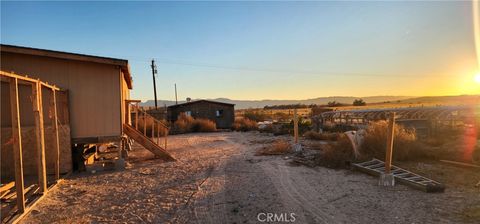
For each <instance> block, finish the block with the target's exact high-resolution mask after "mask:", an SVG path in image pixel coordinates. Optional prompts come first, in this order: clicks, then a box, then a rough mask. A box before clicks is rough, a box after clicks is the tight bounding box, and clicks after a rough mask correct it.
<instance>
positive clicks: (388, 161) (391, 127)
mask: <svg viewBox="0 0 480 224" xmlns="http://www.w3.org/2000/svg"><path fill="white" fill-rule="evenodd" d="M394 131H395V112H391V113H390V118H389V120H388V130H387V148H386V152H385V173H387V174H388V173H390V170H391V168H392V155H393V138H394V135H395V133H394Z"/></svg>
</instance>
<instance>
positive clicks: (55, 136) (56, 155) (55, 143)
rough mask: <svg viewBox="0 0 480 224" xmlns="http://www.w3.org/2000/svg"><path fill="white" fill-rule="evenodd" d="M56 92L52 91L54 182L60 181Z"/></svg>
mask: <svg viewBox="0 0 480 224" xmlns="http://www.w3.org/2000/svg"><path fill="white" fill-rule="evenodd" d="M56 92H57V91H55V90H52V109H53V117H52V129H53V130H52V132H53V133H52V134H53V139H54V140H53V147H54V150H53V151H54V152H55V153H54V161H55V180H58V179H60V139H59V137H58V116H57V96H56V95H57V94H56Z"/></svg>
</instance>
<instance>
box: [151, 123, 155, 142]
mask: <svg viewBox="0 0 480 224" xmlns="http://www.w3.org/2000/svg"><path fill="white" fill-rule="evenodd" d="M154 139H155V120H154V119H153V118H152V140H154Z"/></svg>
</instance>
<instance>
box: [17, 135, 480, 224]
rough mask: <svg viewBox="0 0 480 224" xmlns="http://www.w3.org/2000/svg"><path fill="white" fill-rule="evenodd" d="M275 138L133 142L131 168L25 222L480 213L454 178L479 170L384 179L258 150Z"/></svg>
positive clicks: (431, 169)
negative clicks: (417, 183) (163, 151)
mask: <svg viewBox="0 0 480 224" xmlns="http://www.w3.org/2000/svg"><path fill="white" fill-rule="evenodd" d="M273 138H285V137H272V136H269V135H268V134H260V133H237V132H220V133H205V134H186V135H176V136H170V137H169V148H168V150H169V151H170V152H171V153H172V154H173V156H174V157H175V158H177V159H178V161H177V162H170V163H166V162H162V161H161V160H158V159H155V158H154V157H153V155H152V154H151V153H150V152H148V151H146V150H144V149H142V148H140V147H135V150H134V151H132V152H131V154H130V161H129V162H130V163H129V165H128V166H127V169H126V170H125V171H109V172H106V171H105V172H98V173H95V174H89V173H80V174H73V175H71V176H70V177H69V178H67V179H66V180H65V181H63V182H61V183H60V184H59V185H58V186H56V187H55V188H54V189H53V190H52V191H51V192H50V193H49V194H48V195H47V196H46V197H45V199H44V200H42V201H41V202H40V203H39V204H37V206H36V207H35V208H34V210H33V211H32V212H31V213H30V214H29V215H27V216H26V217H25V218H24V219H23V220H22V223H260V222H261V221H262V220H265V217H266V215H262V214H263V213H275V214H277V215H280V214H285V215H287V216H288V217H289V218H290V219H287V220H288V221H290V222H291V221H292V219H291V215H293V217H295V222H296V223H478V222H479V221H480V212H479V211H480V189H478V188H475V187H473V185H472V186H471V187H470V186H464V185H460V184H454V183H453V182H452V183H451V182H450V181H451V180H450V179H449V178H446V177H447V175H448V176H451V175H453V176H457V177H456V178H454V179H452V181H454V182H455V183H457V180H458V181H465V183H470V182H472V183H474V182H475V181H477V182H478V181H480V175H479V174H478V173H479V171H477V172H473V171H468V170H465V169H461V168H454V167H445V168H444V166H445V165H443V164H438V163H431V164H429V163H415V164H413V163H412V164H404V165H406V166H409V167H411V168H412V169H413V168H415V167H417V168H418V170H423V171H425V170H427V171H428V172H427V173H428V174H431V175H433V176H431V177H432V178H434V177H438V178H440V181H444V183H446V185H447V189H446V191H445V193H435V194H429V193H424V192H421V191H418V190H414V189H410V188H408V187H406V186H402V185H397V186H395V187H394V188H384V187H379V186H377V181H378V180H377V178H375V177H371V176H368V175H365V174H362V173H358V172H354V171H350V170H332V169H327V168H323V167H314V168H309V167H306V166H292V165H290V162H289V161H290V158H291V155H283V156H255V155H254V154H255V152H256V151H257V150H258V149H259V148H261V147H264V146H265V144H268V143H269V142H271V141H272V139H273ZM425 167H427V169H426V168H425ZM438 167H442V168H441V169H440V168H438ZM436 168H438V169H436ZM469 172H470V173H469ZM458 173H461V174H468V175H469V176H467V175H457V174H458ZM467 179H468V180H467ZM259 214H260V215H259ZM285 217H286V216H285ZM258 218H260V220H259V219H258ZM285 221H286V220H285Z"/></svg>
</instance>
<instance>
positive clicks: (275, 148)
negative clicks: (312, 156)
mask: <svg viewBox="0 0 480 224" xmlns="http://www.w3.org/2000/svg"><path fill="white" fill-rule="evenodd" d="M291 151H292V147H291V145H290V143H289V142H288V141H286V140H276V141H274V142H273V143H272V144H270V145H269V146H266V147H263V148H261V149H260V150H258V151H257V153H256V154H255V155H263V156H266V155H283V154H286V153H289V152H291Z"/></svg>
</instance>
